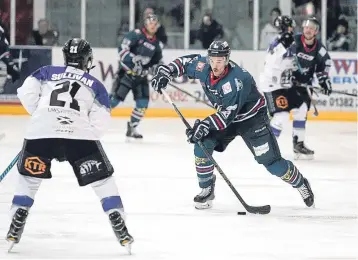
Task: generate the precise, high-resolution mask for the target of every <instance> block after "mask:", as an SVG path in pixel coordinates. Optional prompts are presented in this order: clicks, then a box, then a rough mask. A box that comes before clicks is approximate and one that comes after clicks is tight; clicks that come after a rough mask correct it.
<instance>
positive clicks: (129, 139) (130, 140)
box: [125, 136, 143, 143]
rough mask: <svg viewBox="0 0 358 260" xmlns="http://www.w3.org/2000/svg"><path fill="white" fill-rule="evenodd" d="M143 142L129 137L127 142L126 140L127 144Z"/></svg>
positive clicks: (140, 139)
mask: <svg viewBox="0 0 358 260" xmlns="http://www.w3.org/2000/svg"><path fill="white" fill-rule="evenodd" d="M142 141H143V138H134V137H129V136H126V140H125V142H126V143H142Z"/></svg>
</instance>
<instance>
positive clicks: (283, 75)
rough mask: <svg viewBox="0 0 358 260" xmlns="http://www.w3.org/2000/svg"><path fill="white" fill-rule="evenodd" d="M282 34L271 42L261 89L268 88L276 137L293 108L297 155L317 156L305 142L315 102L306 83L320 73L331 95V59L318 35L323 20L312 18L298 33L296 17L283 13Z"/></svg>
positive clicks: (268, 98)
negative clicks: (295, 33) (295, 31)
mask: <svg viewBox="0 0 358 260" xmlns="http://www.w3.org/2000/svg"><path fill="white" fill-rule="evenodd" d="M275 24H276V26H277V27H278V28H279V29H280V36H279V37H278V38H277V39H275V41H274V42H273V43H272V44H271V45H270V47H269V49H268V52H267V56H266V59H265V67H264V71H263V73H262V74H261V77H260V86H259V87H260V89H261V90H262V91H263V92H265V97H266V100H267V106H268V110H269V113H270V115H271V117H272V119H271V122H270V125H271V128H272V131H273V132H274V134H275V136H276V137H279V136H280V133H281V131H282V129H283V127H284V125H285V124H286V123H288V121H289V112H290V111H291V110H292V112H293V114H292V115H293V133H292V136H293V152H294V158H295V159H313V157H314V151H312V150H310V149H309V148H307V146H306V145H305V143H304V141H305V129H306V120H307V112H308V110H309V108H310V105H311V99H310V97H309V94H308V91H307V88H306V85H312V80H313V77H314V74H316V76H317V78H318V81H319V84H320V86H321V87H322V90H323V93H324V94H326V95H330V94H331V92H332V86H331V82H330V79H329V76H328V73H329V69H330V66H331V59H330V56H329V54H328V52H327V50H326V48H325V47H324V46H323V45H322V43H321V41H320V40H318V39H316V35H317V34H318V32H319V23H318V21H317V20H316V19H315V18H309V19H307V20H306V21H304V23H303V34H298V35H294V34H293V27H294V20H292V19H291V18H290V17H288V16H279V17H278V18H277V19H276V21H275Z"/></svg>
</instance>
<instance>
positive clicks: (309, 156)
mask: <svg viewBox="0 0 358 260" xmlns="http://www.w3.org/2000/svg"><path fill="white" fill-rule="evenodd" d="M293 159H294V160H313V159H314V155H313V154H301V153H295V154H294V156H293Z"/></svg>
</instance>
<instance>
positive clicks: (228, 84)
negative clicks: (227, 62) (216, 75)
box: [221, 81, 232, 94]
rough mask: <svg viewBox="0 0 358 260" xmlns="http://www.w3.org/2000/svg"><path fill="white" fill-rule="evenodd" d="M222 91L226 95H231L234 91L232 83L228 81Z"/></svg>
mask: <svg viewBox="0 0 358 260" xmlns="http://www.w3.org/2000/svg"><path fill="white" fill-rule="evenodd" d="M221 89H222V90H223V92H224V94H228V93H230V92H231V91H232V87H231V84H230V81H228V82H226V83H225V84H224V85H222V87H221Z"/></svg>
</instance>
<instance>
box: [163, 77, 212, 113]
mask: <svg viewBox="0 0 358 260" xmlns="http://www.w3.org/2000/svg"><path fill="white" fill-rule="evenodd" d="M168 85H169V86H171V87H173V88H175V89H176V90H179V91H181V92H183V93H184V94H186V95H188V96H189V97H191V98H193V99H195V101H196V102H200V103H203V104H205V105H207V106H208V107H211V108H213V109H215V108H214V107H213V106H212V105H210V104H209V103H207V102H205V101H203V100H201V99H198V98H197V97H195V96H194V95H193V94H191V93H189V92H187V91H185V90H184V89H181V88H179V87H178V86H175V85H174V84H173V83H170V82H169V83H168Z"/></svg>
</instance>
